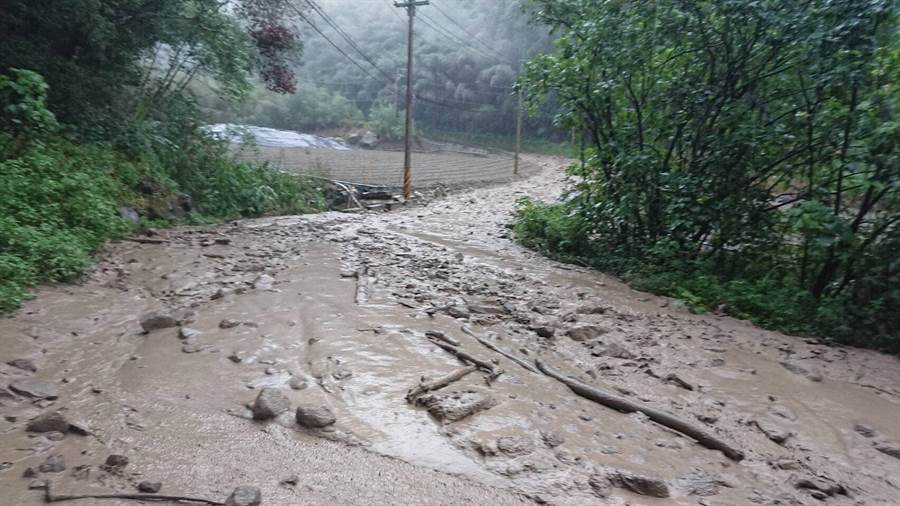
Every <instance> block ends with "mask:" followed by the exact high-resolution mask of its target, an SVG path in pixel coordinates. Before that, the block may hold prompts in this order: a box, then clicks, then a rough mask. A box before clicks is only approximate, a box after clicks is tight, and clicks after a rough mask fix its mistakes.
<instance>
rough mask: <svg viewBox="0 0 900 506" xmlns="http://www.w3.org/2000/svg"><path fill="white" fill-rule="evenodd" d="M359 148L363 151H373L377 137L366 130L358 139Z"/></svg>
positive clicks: (376, 144)
mask: <svg viewBox="0 0 900 506" xmlns="http://www.w3.org/2000/svg"><path fill="white" fill-rule="evenodd" d="M359 146H360V147H361V148H365V149H375V147H376V146H378V136H377V135H375V133H374V132H371V131H369V130H366V131H365V132H364V133H363V134H362V136H361V137H360V138H359Z"/></svg>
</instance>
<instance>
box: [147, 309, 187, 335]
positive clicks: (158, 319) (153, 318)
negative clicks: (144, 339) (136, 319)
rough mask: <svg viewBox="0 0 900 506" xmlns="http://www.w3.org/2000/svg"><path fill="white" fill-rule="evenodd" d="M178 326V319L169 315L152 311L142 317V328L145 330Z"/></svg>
mask: <svg viewBox="0 0 900 506" xmlns="http://www.w3.org/2000/svg"><path fill="white" fill-rule="evenodd" d="M176 326H178V321H177V320H176V319H175V318H173V317H172V316H169V315H164V314H159V313H150V314H148V315H145V316H143V317H142V318H141V328H142V329H144V332H151V331H154V330H160V329H168V328H172V327H176Z"/></svg>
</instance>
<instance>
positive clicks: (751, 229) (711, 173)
mask: <svg viewBox="0 0 900 506" xmlns="http://www.w3.org/2000/svg"><path fill="white" fill-rule="evenodd" d="M534 5H535V19H536V20H537V21H540V22H542V23H546V24H547V25H549V26H550V27H552V28H553V29H554V30H555V33H556V34H557V35H558V39H557V41H556V45H557V47H558V48H559V51H558V52H557V53H555V54H549V55H545V56H539V57H537V58H534V59H533V60H532V61H531V62H530V63H529V64H528V65H527V69H526V71H525V74H524V76H523V78H522V79H521V81H520V87H521V89H522V90H523V91H524V92H525V94H526V96H527V97H528V98H529V100H530V102H531V105H532V106H536V105H537V104H539V103H541V101H542V100H544V99H545V98H546V97H548V96H552V97H554V99H555V100H557V101H558V102H559V103H560V104H561V107H562V108H563V112H562V118H561V121H562V124H563V126H571V127H576V128H578V129H580V130H582V131H584V132H585V133H586V135H587V137H588V139H590V142H589V146H588V148H587V149H586V151H585V153H584V156H583V160H584V161H583V163H578V164H575V165H573V166H572V167H571V169H570V172H571V174H572V176H573V180H574V181H575V182H574V183H573V185H572V187H571V191H570V192H569V193H568V196H567V197H566V198H565V199H564V201H563V202H560V203H556V204H541V203H537V202H530V201H524V202H523V203H522V206H521V208H520V212H519V222H518V225H517V229H516V232H517V235H518V237H519V238H520V239H521V240H522V241H523V242H524V243H525V244H527V245H529V246H531V247H534V248H536V249H539V250H542V251H545V252H548V253H550V254H552V255H555V256H557V257H560V258H565V259H568V260H572V261H578V262H582V263H586V264H589V265H592V266H596V267H598V268H601V269H606V270H609V271H613V272H617V273H622V274H625V276H626V278H628V279H631V280H634V281H636V282H637V284H638V286H640V287H642V288H645V289H649V290H651V291H655V292H660V293H665V294H670V295H674V296H676V297H679V298H680V299H682V300H684V301H685V302H686V303H687V304H688V305H690V306H691V307H693V308H696V309H698V310H722V311H726V312H728V313H731V314H733V315H736V316H739V317H742V318H750V319H753V320H754V321H756V322H758V323H760V324H762V325H764V326H769V327H774V328H778V329H783V330H786V331H789V332H800V333H813V334H816V335H820V336H824V337H827V338H830V339H833V340H836V341H840V342H845V343H853V344H860V345H867V346H873V347H879V348H890V349H892V350H894V351H897V350H900V319H898V316H900V257H898V255H897V251H898V247H900V226H898V224H900V155H898V149H897V148H898V146H900V116H898V114H900V87H898V86H900V84H898V83H900V43H898V41H900V36H898V10H897V4H896V2H892V1H887V0H885V1H870V2H820V1H813V2H802V3H798V2H782V1H771V2H769V1H763V2H759V1H749V0H729V1H702V2H687V3H685V2H679V1H663V2H658V1H657V2H631V1H627V2H626V1H604V2H599V1H594V0H565V1H555V0H554V1H544V0H537V1H535V2H534Z"/></svg>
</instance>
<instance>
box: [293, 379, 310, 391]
mask: <svg viewBox="0 0 900 506" xmlns="http://www.w3.org/2000/svg"><path fill="white" fill-rule="evenodd" d="M288 386H289V387H291V389H293V390H303V389H304V388H306V387H307V386H309V385H307V383H306V380H305V379H303V378H301V377H299V376H293V377H291V379H290V380H289V381H288Z"/></svg>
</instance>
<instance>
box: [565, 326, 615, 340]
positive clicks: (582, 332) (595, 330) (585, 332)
mask: <svg viewBox="0 0 900 506" xmlns="http://www.w3.org/2000/svg"><path fill="white" fill-rule="evenodd" d="M607 332H609V330H608V329H606V328H603V327H600V326H598V325H580V326H578V327H572V328H570V329H569V330H567V331H566V335H567V336H569V339H571V340H573V341H578V342H582V341H590V340H592V339H594V338H596V337H599V336H602V335H603V334H606V333H607Z"/></svg>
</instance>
